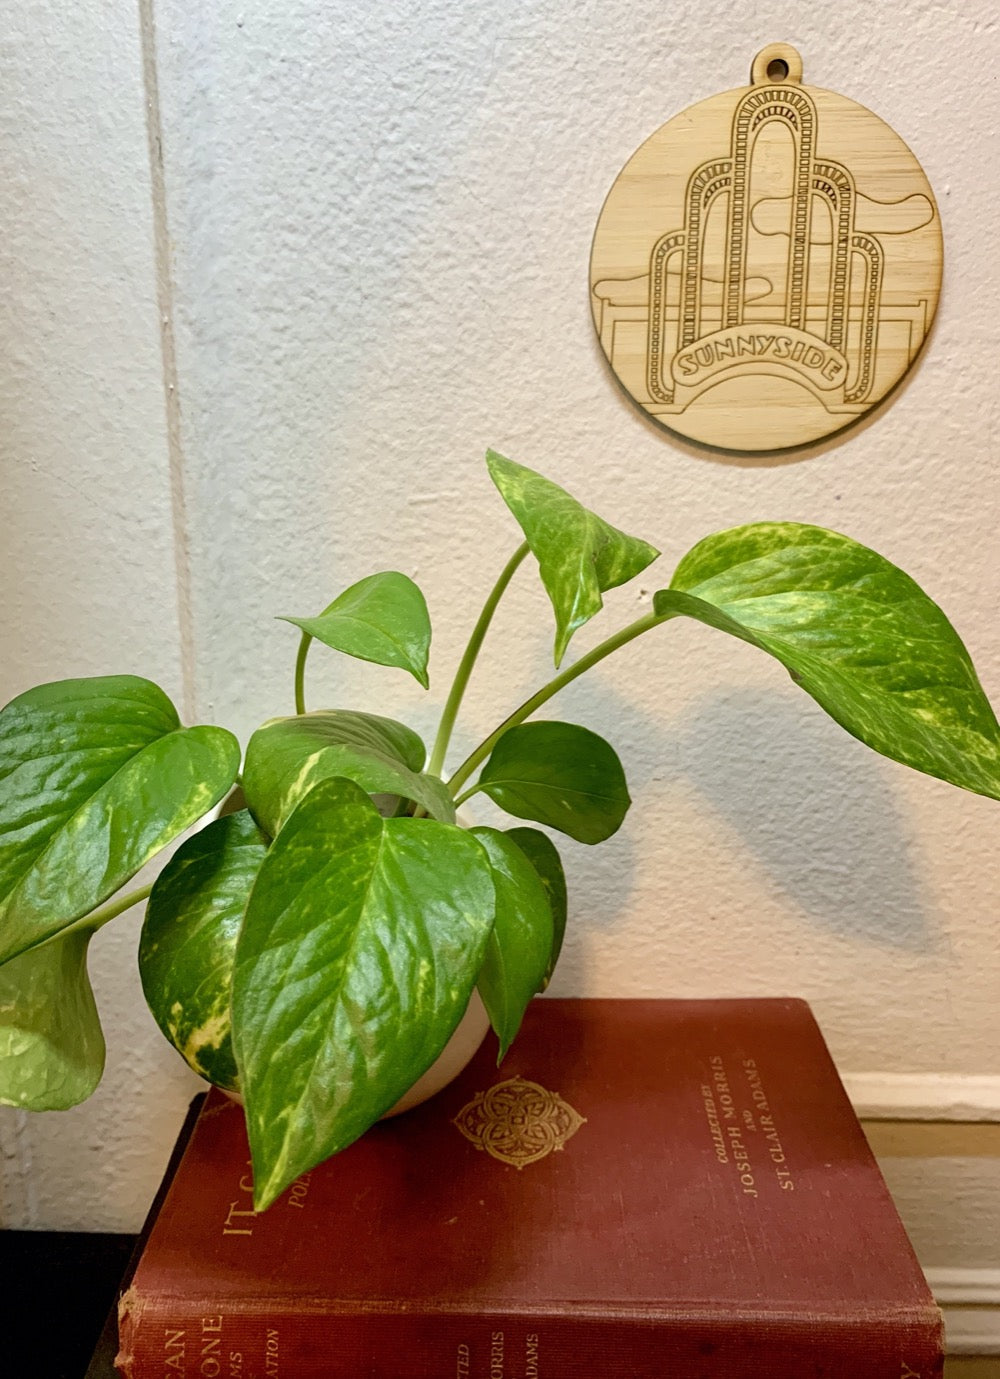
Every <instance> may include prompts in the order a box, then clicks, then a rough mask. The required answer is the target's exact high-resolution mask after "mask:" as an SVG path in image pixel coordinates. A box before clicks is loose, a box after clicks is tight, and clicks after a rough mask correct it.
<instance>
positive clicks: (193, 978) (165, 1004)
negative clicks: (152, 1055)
mask: <svg viewBox="0 0 1000 1379" xmlns="http://www.w3.org/2000/svg"><path fill="white" fill-rule="evenodd" d="M267 848H268V838H267V835H266V834H264V833H262V832H261V830H260V829H259V828H258V827H257V825H256V824H255V823H254V821H253V819H252V818H251V816H250V813H249V811H248V810H246V809H243V810H240V811H239V813H236V814H227V815H226V816H225V817H224V818H221V819H216V820H215V821H214V823H210V824H209V825H208V826H207V827H206V828H203V829H202V830H201V831H200V832H199V833H196V834H195V836H194V837H193V838H189V839H188V840H187V841H186V842H185V843H182V844H181V846H180V847H179V848H178V849H177V851H176V852H175V853H174V855H173V857H171V859H170V861H169V862H168V863H167V865H166V866H165V867H164V869H163V871H162V872H161V873H160V875H159V876H158V877H157V879H156V884H155V885H154V887H153V893H152V895H151V896H150V897H149V904H148V905H147V907H146V918H145V921H144V923H143V926H142V936H141V938H140V940H139V975H140V977H141V979H142V989H143V993H144V995H145V997H146V1004H147V1005H148V1006H149V1008H150V1010H151V1011H152V1012H153V1016H154V1018H155V1020H156V1023H157V1024H158V1025H159V1027H160V1029H161V1030H162V1031H163V1033H164V1034H165V1035H166V1037H167V1038H168V1039H169V1040H170V1042H171V1044H173V1046H174V1048H175V1049H176V1050H177V1052H178V1053H179V1054H180V1055H181V1057H182V1058H184V1060H185V1061H186V1062H187V1063H188V1064H189V1065H190V1066H191V1067H192V1068H193V1069H194V1071H195V1072H196V1073H197V1074H198V1075H199V1076H200V1077H204V1078H206V1079H207V1080H208V1081H209V1082H211V1083H213V1084H214V1085H215V1086H216V1087H225V1088H226V1089H227V1090H228V1091H237V1090H238V1089H239V1078H238V1076H237V1072H236V1059H235V1057H234V1056H233V1043H232V1036H231V1024H232V1021H231V1017H230V998H231V995H232V982H233V962H234V960H235V957H236V939H237V937H238V935H239V932H240V925H241V924H242V922H243V911H244V910H245V909H246V904H247V898H248V897H249V895H250V890H251V887H252V886H253V883H254V881H255V879H256V877H257V873H258V871H259V870H260V866H261V863H262V862H263V860H264V857H265V855H266V853H267Z"/></svg>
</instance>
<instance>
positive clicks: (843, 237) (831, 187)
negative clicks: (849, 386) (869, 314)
mask: <svg viewBox="0 0 1000 1379" xmlns="http://www.w3.org/2000/svg"><path fill="white" fill-rule="evenodd" d="M812 185H813V190H814V192H816V193H818V194H819V195H820V196H821V197H824V198H825V199H826V200H827V201H829V202H830V207H831V210H832V212H833V219H834V236H833V240H834V243H833V254H832V262H831V265H830V305H829V308H828V310H827V316H826V338H827V340H828V341H829V343H830V344H831V345H832V346H833V348H834V349H837V350H843V348H844V343H845V335H846V326H847V293H848V288H849V286H850V267H851V237H852V235H853V232H854V203H855V192H854V178H853V177H852V176H851V174H850V173H849V172H848V171H847V169H846V168H842V167H841V166H840V164H839V163H817V164H816V165H815V167H814V168H813V184H812Z"/></svg>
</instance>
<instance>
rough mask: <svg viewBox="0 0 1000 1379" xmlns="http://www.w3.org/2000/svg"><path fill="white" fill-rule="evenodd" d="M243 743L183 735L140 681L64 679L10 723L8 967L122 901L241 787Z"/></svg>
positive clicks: (4, 790)
mask: <svg viewBox="0 0 1000 1379" xmlns="http://www.w3.org/2000/svg"><path fill="white" fill-rule="evenodd" d="M239 764H240V749H239V744H238V743H237V741H236V739H235V738H234V737H233V736H232V734H231V733H227V732H226V731H224V729H222V728H211V727H198V728H182V727H181V726H180V724H179V722H178V718H177V713H176V710H175V709H174V706H173V705H172V704H171V702H170V700H169V699H168V698H167V696H166V695H165V694H164V693H163V691H162V690H161V689H158V688H157V686H156V685H154V684H151V683H150V681H148V680H140V679H137V678H136V677H134V676H130V675H115V676H106V677H98V678H95V679H89V680H62V681H59V682H57V683H55V684H51V685H40V686H39V687H38V688H37V689H33V690H29V691H28V692H27V693H26V694H22V695H20V696H19V697H18V698H17V699H14V700H12V701H11V703H10V704H8V705H7V707H6V708H5V709H4V710H3V712H2V713H0V961H6V960H7V959H8V958H11V957H14V956H16V955H17V954H18V953H22V952H25V951H26V950H27V949H29V948H32V947H34V946H35V945H37V944H39V943H42V942H44V940H45V939H47V938H50V937H51V936H52V935H53V934H56V933H58V932H59V930H60V929H63V928H65V927H66V925H68V924H71V923H72V922H73V921H74V920H77V919H80V918H81V917H82V916H84V915H86V914H88V913H89V912H90V911H91V910H92V909H94V907H95V906H97V905H100V904H101V903H102V901H104V900H106V899H107V898H108V897H109V896H110V895H113V894H114V892H115V891H116V890H118V888H119V887H120V886H121V885H123V884H124V883H125V882H126V881H127V880H128V879H129V878H130V877H131V876H134V875H135V873H136V872H137V871H138V870H139V868H140V867H142V866H144V865H145V864H146V862H148V861H149V859H150V858H151V857H155V855H156V854H157V853H158V852H159V851H160V849H161V848H163V847H165V846H166V845H167V844H168V843H169V842H171V841H172V840H173V839H174V838H176V837H177V836H178V834H180V833H182V832H183V831H184V829H186V828H189V827H190V825H191V824H193V823H195V822H196V821H197V820H198V819H200V818H201V817H202V815H203V814H205V813H206V812H207V811H208V810H209V809H211V807H212V806H213V805H214V804H217V803H218V801H219V800H220V799H221V798H222V796H223V795H224V794H225V793H226V791H227V790H228V789H229V787H230V785H232V783H233V780H234V779H235V777H236V773H237V771H238V770H239Z"/></svg>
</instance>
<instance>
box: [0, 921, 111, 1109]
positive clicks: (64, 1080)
mask: <svg viewBox="0 0 1000 1379" xmlns="http://www.w3.org/2000/svg"><path fill="white" fill-rule="evenodd" d="M91 937H92V935H91V933H90V931H89V930H88V931H84V930H78V931H77V932H76V933H72V934H61V935H60V936H59V937H58V938H55V939H52V940H51V941H50V942H49V943H46V944H43V945H42V947H40V948H35V949H33V950H32V951H31V952H30V953H22V954H21V956H20V957H17V958H13V959H12V960H11V961H10V962H8V963H5V964H4V965H3V966H2V967H0V1105H3V1106H19V1107H21V1108H22V1109H23V1110H25V1111H65V1110H66V1109H67V1108H68V1107H70V1106H76V1105H77V1104H78V1103H79V1102H81V1101H86V1099H87V1097H89V1096H90V1094H91V1092H92V1091H93V1090H94V1088H95V1087H96V1086H97V1084H98V1083H99V1082H100V1080H101V1074H102V1073H103V1071H104V1035H103V1034H102V1033H101V1022H100V1019H99V1018H98V1014H97V1006H96V1005H95V1004H94V993H93V991H92V990H91V987H90V979H89V977H88V976H87V945H88V944H89V942H90V939H91Z"/></svg>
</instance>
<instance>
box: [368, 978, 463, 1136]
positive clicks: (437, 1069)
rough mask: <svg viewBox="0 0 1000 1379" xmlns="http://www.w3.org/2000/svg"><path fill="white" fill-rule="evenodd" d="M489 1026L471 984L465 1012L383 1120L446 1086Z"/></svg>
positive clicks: (410, 1107)
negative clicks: (470, 994)
mask: <svg viewBox="0 0 1000 1379" xmlns="http://www.w3.org/2000/svg"><path fill="white" fill-rule="evenodd" d="M489 1027H490V1017H489V1016H488V1015H487V1014H486V1007H485V1006H484V1005H483V1002H482V999H481V998H480V995H479V992H478V991H477V990H476V989H475V987H473V989H472V997H471V999H470V1001H469V1004H468V1006H467V1007H466V1011H465V1014H464V1015H463V1016H462V1018H461V1020H460V1021H459V1022H458V1024H457V1025H456V1027H455V1032H454V1034H452V1036H451V1038H450V1039H449V1040H448V1042H447V1044H445V1046H444V1048H443V1049H442V1050H441V1052H440V1053H439V1054H438V1056H437V1058H436V1059H435V1060H434V1062H433V1063H432V1064H431V1066H430V1067H429V1068H428V1069H427V1071H426V1072H425V1073H424V1074H423V1076H422V1077H418V1078H417V1080H416V1082H414V1084H413V1086H412V1087H411V1088H410V1090H409V1091H408V1092H404V1093H403V1095H402V1096H401V1097H400V1098H399V1100H398V1101H397V1102H396V1104H395V1106H393V1108H392V1109H391V1110H390V1111H386V1113H385V1115H384V1116H383V1117H382V1119H383V1120H387V1119H388V1118H389V1116H398V1115H399V1114H400V1113H401V1112H402V1111H409V1110H411V1109H412V1108H413V1107H414V1106H419V1105H420V1103H421V1102H422V1101H426V1100H427V1099H428V1098H429V1097H432V1096H433V1095H434V1093H435V1092H440V1090H441V1088H442V1087H447V1085H448V1083H449V1082H451V1081H453V1080H454V1079H455V1078H456V1077H457V1076H458V1075H459V1073H460V1072H461V1071H462V1069H463V1068H464V1067H465V1065H466V1064H467V1063H469V1062H471V1060H472V1056H473V1054H474V1053H475V1052H476V1050H477V1049H478V1048H479V1045H480V1044H481V1043H482V1042H483V1040H484V1039H485V1038H486V1031H487V1030H488V1029H489Z"/></svg>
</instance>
